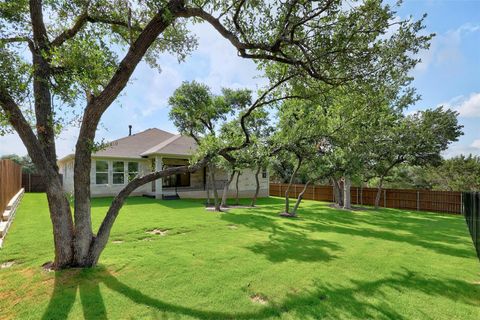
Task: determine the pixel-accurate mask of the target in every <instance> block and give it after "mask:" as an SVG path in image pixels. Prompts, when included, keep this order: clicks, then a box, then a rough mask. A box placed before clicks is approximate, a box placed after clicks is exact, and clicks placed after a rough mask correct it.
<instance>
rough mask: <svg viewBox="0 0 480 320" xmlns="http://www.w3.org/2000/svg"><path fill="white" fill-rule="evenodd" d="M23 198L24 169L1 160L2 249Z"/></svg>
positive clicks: (0, 217) (0, 213)
mask: <svg viewBox="0 0 480 320" xmlns="http://www.w3.org/2000/svg"><path fill="white" fill-rule="evenodd" d="M22 196H23V189H22V167H21V166H20V165H18V164H16V163H14V162H13V161H11V160H0V248H1V247H2V244H3V240H4V238H5V235H6V234H7V231H8V228H9V227H10V225H11V223H12V221H13V217H14V216H15V211H16V209H17V206H18V204H19V203H20V199H21V198H22Z"/></svg>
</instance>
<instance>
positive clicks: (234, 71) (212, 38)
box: [193, 23, 265, 92]
mask: <svg viewBox="0 0 480 320" xmlns="http://www.w3.org/2000/svg"><path fill="white" fill-rule="evenodd" d="M193 32H194V33H195V34H196V35H197V37H198V38H199V45H198V50H197V51H196V53H195V54H194V55H198V56H200V58H201V59H205V60H207V61H208V67H209V69H208V73H207V75H206V76H201V77H197V79H196V80H197V81H201V82H204V83H206V84H207V85H208V86H210V87H211V88H212V89H213V91H215V92H218V91H219V90H220V89H221V88H222V87H227V86H228V87H231V88H245V87H248V88H250V89H255V88H257V87H258V85H261V84H264V83H265V79H259V76H260V75H261V72H260V71H258V70H257V66H256V64H255V63H254V62H253V60H249V59H244V58H241V57H239V56H238V54H237V50H236V49H235V48H234V47H233V46H232V44H230V43H229V42H228V40H226V39H225V38H223V37H222V36H220V35H219V34H218V32H217V31H215V30H214V29H213V28H212V27H211V26H210V25H209V24H206V23H201V24H197V25H195V26H193ZM257 84H258V85H257Z"/></svg>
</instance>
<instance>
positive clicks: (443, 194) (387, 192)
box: [270, 183, 462, 214]
mask: <svg viewBox="0 0 480 320" xmlns="http://www.w3.org/2000/svg"><path fill="white" fill-rule="evenodd" d="M287 187H288V184H286V183H285V184H283V183H271V184H270V195H271V196H276V197H284V196H285V191H286V190H287ZM303 188H304V185H303V184H294V185H292V187H291V188H290V193H289V197H290V198H297V197H298V194H299V193H300V192H301V191H302V190H303ZM376 195H377V189H376V188H362V187H352V188H351V189H350V197H351V203H352V204H354V205H355V204H356V205H368V206H373V205H375V196H376ZM303 198H304V199H308V200H317V201H328V202H333V201H334V191H333V186H315V185H314V186H308V187H307V189H306V191H305V194H304V195H303ZM380 206H381V207H385V208H395V209H407V210H420V211H433V212H442V213H451V214H461V213H462V193H461V192H455V191H432V190H411V189H383V190H382V194H381V198H380Z"/></svg>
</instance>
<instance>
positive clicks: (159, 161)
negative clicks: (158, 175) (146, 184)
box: [155, 156, 163, 199]
mask: <svg viewBox="0 0 480 320" xmlns="http://www.w3.org/2000/svg"><path fill="white" fill-rule="evenodd" d="M162 167H163V158H162V157H161V156H155V171H161V170H162ZM162 184H163V179H157V180H155V199H162Z"/></svg>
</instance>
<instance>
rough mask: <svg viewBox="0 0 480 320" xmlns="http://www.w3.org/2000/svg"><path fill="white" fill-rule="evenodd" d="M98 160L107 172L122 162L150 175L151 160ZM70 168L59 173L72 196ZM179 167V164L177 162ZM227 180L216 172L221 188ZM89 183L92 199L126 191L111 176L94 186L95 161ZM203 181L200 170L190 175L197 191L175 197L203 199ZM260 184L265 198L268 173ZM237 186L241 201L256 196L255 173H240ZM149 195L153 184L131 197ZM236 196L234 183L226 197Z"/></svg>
mask: <svg viewBox="0 0 480 320" xmlns="http://www.w3.org/2000/svg"><path fill="white" fill-rule="evenodd" d="M97 159H98V160H104V161H107V162H109V168H110V170H111V168H112V162H113V161H117V160H118V161H125V162H128V161H132V162H133V161H134V162H138V163H139V171H140V174H145V173H148V172H150V171H151V159H139V160H137V159H135V160H128V159H111V158H97ZM73 164H74V161H73V160H67V161H65V162H62V163H60V164H59V167H60V173H61V174H62V175H63V187H64V190H65V191H66V192H70V193H72V192H73ZM172 164H173V163H172ZM179 164H181V163H180V162H179ZM228 178H229V176H228V174H227V173H226V172H224V171H223V170H221V169H216V170H215V179H216V180H217V181H219V182H221V183H220V184H219V185H223V183H222V182H224V181H226V180H228ZM90 179H91V185H90V190H91V194H92V197H101V196H114V195H116V194H118V192H120V190H122V189H123V188H124V187H125V184H122V185H118V184H113V183H112V179H111V174H109V183H107V184H102V185H97V184H96V183H95V159H93V160H92V169H91V172H90ZM203 180H204V171H203V169H202V170H199V171H197V172H195V173H192V174H191V175H190V181H191V185H190V189H197V190H188V191H187V190H185V191H182V190H180V189H179V190H178V193H179V195H180V197H181V198H205V197H206V192H205V191H204V190H203V187H204V182H203ZM259 180H260V194H259V196H260V197H267V196H268V193H269V190H268V189H269V176H268V172H267V177H266V178H262V172H260V174H259ZM238 186H239V196H240V197H242V198H248V197H252V196H253V194H254V193H255V188H256V183H255V171H253V170H251V169H245V170H243V171H242V174H241V175H240V178H239V181H238ZM219 188H220V187H219ZM218 191H219V193H220V195H221V192H222V191H223V189H219V190H218ZM151 192H152V184H151V183H147V184H146V185H143V186H141V187H139V188H138V189H136V190H135V191H134V192H133V195H142V194H145V193H150V194H151ZM235 193H236V190H235V179H234V180H233V182H232V184H231V185H230V188H229V197H234V196H235Z"/></svg>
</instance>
